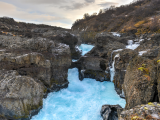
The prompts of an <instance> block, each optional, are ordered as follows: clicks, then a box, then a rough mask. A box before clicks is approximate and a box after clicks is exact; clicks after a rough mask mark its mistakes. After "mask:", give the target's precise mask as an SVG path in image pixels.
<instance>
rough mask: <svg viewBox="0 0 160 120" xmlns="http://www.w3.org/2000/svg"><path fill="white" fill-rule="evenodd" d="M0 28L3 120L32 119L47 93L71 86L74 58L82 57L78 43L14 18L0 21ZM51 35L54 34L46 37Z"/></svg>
mask: <svg viewBox="0 0 160 120" xmlns="http://www.w3.org/2000/svg"><path fill="white" fill-rule="evenodd" d="M0 24H3V25H1V28H0V29H1V30H2V31H1V35H0V66H1V68H0V118H2V119H13V120H15V119H19V120H21V119H29V118H30V117H31V116H32V115H34V114H36V113H37V112H38V111H39V109H40V108H41V107H42V105H43V102H42V99H43V97H46V95H47V93H48V92H50V91H58V90H60V89H62V88H65V87H67V86H68V83H69V82H68V80H67V76H68V68H69V67H70V65H71V56H72V57H74V55H73V53H75V54H77V56H78V55H80V54H81V53H80V51H79V50H77V51H76V44H77V41H78V40H77V38H76V37H74V36H73V35H71V34H69V33H68V32H67V31H66V30H64V29H60V28H59V29H58V28H57V27H51V26H45V25H34V24H33V25H32V24H26V23H17V22H16V21H14V20H13V19H11V18H0ZM15 25H17V27H15ZM23 26H26V27H24V28H23ZM55 29H56V30H55ZM24 31H27V33H26V34H22V33H23V32H24ZM51 31H52V32H54V33H55V34H52V36H51V35H48V36H46V34H47V33H49V32H51ZM65 31H66V32H65ZM24 33H25V32H24ZM60 35H61V36H62V37H58V36H60ZM52 37H54V39H52ZM61 38H63V39H61ZM70 40H71V41H70ZM71 53H72V54H71ZM75 56H76V55H75Z"/></svg>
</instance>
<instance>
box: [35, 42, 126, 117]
mask: <svg viewBox="0 0 160 120" xmlns="http://www.w3.org/2000/svg"><path fill="white" fill-rule="evenodd" d="M92 48H93V46H90V45H85V44H83V45H81V46H80V49H82V51H83V52H82V54H83V55H84V54H85V53H86V52H88V51H90V50H91V49H92ZM68 80H69V86H68V88H66V89H62V90H60V91H59V92H53V93H50V94H49V95H48V96H47V98H46V99H44V100H43V108H42V109H41V110H40V112H39V113H38V115H36V116H34V117H32V120H102V118H101V116H100V110H101V106H102V105H104V104H111V105H116V104H119V105H121V106H122V107H124V106H125V104H126V102H125V100H124V99H122V98H120V97H119V96H118V95H117V93H116V91H115V89H114V84H113V83H112V82H106V81H105V82H98V81H96V80H94V79H90V78H85V79H84V80H83V81H80V80H79V78H78V69H77V68H73V69H69V70H68Z"/></svg>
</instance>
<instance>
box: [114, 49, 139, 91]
mask: <svg viewBox="0 0 160 120" xmlns="http://www.w3.org/2000/svg"><path fill="white" fill-rule="evenodd" d="M137 54H138V53H137V52H136V51H133V50H130V49H124V50H122V51H120V52H119V57H118V58H117V59H115V75H114V80H113V82H114V85H115V89H116V92H117V93H118V94H122V90H123V88H122V85H123V83H124V77H125V74H126V71H127V66H128V64H129V62H130V60H132V59H133V58H134V57H135V56H136V55H137Z"/></svg>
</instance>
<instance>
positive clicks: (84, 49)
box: [79, 44, 94, 55]
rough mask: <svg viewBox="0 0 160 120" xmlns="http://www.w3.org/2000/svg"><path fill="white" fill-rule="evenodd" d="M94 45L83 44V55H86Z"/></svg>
mask: <svg viewBox="0 0 160 120" xmlns="http://www.w3.org/2000/svg"><path fill="white" fill-rule="evenodd" d="M93 47H94V46H93V45H87V44H81V45H80V46H79V48H80V49H81V50H82V55H85V54H86V53H87V52H89V51H90V50H91V49H92V48H93Z"/></svg>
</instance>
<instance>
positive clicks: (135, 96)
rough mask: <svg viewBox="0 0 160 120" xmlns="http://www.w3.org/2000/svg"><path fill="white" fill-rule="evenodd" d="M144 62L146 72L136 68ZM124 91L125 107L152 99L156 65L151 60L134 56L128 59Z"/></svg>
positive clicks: (128, 107)
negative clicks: (130, 59)
mask: <svg viewBox="0 0 160 120" xmlns="http://www.w3.org/2000/svg"><path fill="white" fill-rule="evenodd" d="M144 64H145V65H146V66H145V69H146V72H147V73H145V71H141V70H139V69H138V68H140V67H142V66H143V65H144ZM142 69H143V68H142ZM124 91H125V97H126V102H127V104H126V108H127V109H130V108H132V107H134V106H136V105H140V104H146V103H148V102H152V101H154V95H155V91H156V66H155V64H154V62H153V61H152V60H150V59H147V58H144V57H136V58H134V59H133V60H132V61H130V63H129V66H128V67H127V72H126V75H125V79H124Z"/></svg>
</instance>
